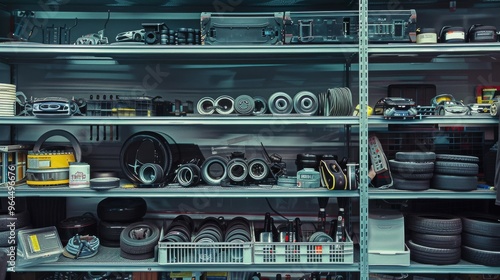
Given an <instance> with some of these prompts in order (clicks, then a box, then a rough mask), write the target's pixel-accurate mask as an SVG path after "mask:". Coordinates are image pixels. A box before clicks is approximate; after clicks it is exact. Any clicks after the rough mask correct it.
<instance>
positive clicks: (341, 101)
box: [318, 87, 354, 116]
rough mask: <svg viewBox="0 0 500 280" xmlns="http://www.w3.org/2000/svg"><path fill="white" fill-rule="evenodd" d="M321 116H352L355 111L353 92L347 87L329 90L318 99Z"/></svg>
mask: <svg viewBox="0 0 500 280" xmlns="http://www.w3.org/2000/svg"><path fill="white" fill-rule="evenodd" d="M318 101H319V110H318V115H320V116H351V115H352V112H353V111H354V105H353V102H352V93H351V90H350V89H349V88H347V87H338V88H331V89H328V90H327V91H326V92H322V93H320V94H319V97H318Z"/></svg>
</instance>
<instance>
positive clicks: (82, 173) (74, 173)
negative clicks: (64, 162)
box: [69, 162, 90, 188]
mask: <svg viewBox="0 0 500 280" xmlns="http://www.w3.org/2000/svg"><path fill="white" fill-rule="evenodd" d="M69 187H70V188H88V187H90V165H89V164H88V163H85V162H70V163H69Z"/></svg>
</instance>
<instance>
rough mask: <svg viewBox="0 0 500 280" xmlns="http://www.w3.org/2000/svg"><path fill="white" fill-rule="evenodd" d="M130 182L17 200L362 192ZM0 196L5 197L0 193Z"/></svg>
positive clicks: (23, 189) (22, 189) (21, 193)
mask: <svg viewBox="0 0 500 280" xmlns="http://www.w3.org/2000/svg"><path fill="white" fill-rule="evenodd" d="M127 184H128V185H130V183H128V182H125V181H123V182H122V187H120V188H115V189H110V190H99V191H96V190H92V189H89V188H69V187H67V186H62V187H29V186H27V185H21V186H18V187H16V189H15V191H16V193H15V195H16V197H102V198H104V197H136V196H141V197H186V196H189V197H204V198H205V197H227V198H238V197H239V198H245V197H246V198H258V197H332V196H335V197H350V198H353V197H359V192H358V191H356V190H353V191H329V190H326V189H316V188H314V189H304V188H288V187H280V186H262V187H257V186H250V187H220V186H197V187H193V188H183V187H181V186H179V185H169V186H166V187H164V188H127V187H126V185H127ZM0 196H6V193H1V194H0Z"/></svg>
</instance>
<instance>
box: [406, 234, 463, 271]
mask: <svg viewBox="0 0 500 280" xmlns="http://www.w3.org/2000/svg"><path fill="white" fill-rule="evenodd" d="M407 245H408V248H409V249H410V259H411V260H412V261H415V262H418V263H423V264H435V265H445V264H456V263H458V262H460V252H461V249H460V248H452V249H442V248H433V247H427V246H422V245H419V244H416V243H415V242H413V241H412V240H408V242H407Z"/></svg>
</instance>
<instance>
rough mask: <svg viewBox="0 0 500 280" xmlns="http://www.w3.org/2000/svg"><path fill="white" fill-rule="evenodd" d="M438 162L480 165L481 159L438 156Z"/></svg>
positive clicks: (460, 156) (449, 155) (448, 155)
mask: <svg viewBox="0 0 500 280" xmlns="http://www.w3.org/2000/svg"><path fill="white" fill-rule="evenodd" d="M436 161H455V162H467V163H479V158H478V157H475V156H462V155H451V154H436Z"/></svg>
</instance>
